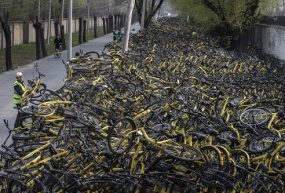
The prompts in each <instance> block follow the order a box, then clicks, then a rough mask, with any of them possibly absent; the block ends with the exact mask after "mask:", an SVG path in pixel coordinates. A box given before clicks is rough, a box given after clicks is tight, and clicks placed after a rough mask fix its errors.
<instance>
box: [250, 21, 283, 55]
mask: <svg viewBox="0 0 285 193" xmlns="http://www.w3.org/2000/svg"><path fill="white" fill-rule="evenodd" d="M255 33H256V34H255V40H256V45H258V46H259V47H260V48H262V49H263V50H264V51H265V52H266V53H268V54H271V55H273V56H275V57H277V58H279V59H282V60H285V27H284V26H277V25H258V26H256V30H255Z"/></svg>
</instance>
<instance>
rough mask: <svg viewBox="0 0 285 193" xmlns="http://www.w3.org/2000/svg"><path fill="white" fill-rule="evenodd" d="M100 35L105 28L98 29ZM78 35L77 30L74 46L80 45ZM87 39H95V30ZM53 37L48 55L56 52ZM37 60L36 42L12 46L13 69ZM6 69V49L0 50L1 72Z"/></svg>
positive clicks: (73, 39) (73, 37) (73, 40)
mask: <svg viewBox="0 0 285 193" xmlns="http://www.w3.org/2000/svg"><path fill="white" fill-rule="evenodd" d="M97 35H98V37H101V36H103V28H102V27H99V28H98V31H97ZM78 36H79V32H75V33H73V34H72V46H77V45H78ZM87 39H88V40H92V39H94V32H93V30H90V31H89V33H88V34H87ZM53 40H54V39H53V37H52V38H51V39H50V45H47V42H46V48H47V52H48V55H53V54H54V44H53ZM65 41H67V37H66V36H65ZM35 60H36V43H30V44H21V45H16V46H13V47H12V62H13V69H15V68H17V67H18V66H23V65H26V64H30V63H32V62H33V61H35ZM4 71H5V49H3V50H0V72H4Z"/></svg>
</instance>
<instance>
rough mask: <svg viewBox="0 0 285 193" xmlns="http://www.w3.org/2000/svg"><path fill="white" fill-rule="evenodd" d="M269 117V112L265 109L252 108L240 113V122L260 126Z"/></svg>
mask: <svg viewBox="0 0 285 193" xmlns="http://www.w3.org/2000/svg"><path fill="white" fill-rule="evenodd" d="M270 117H271V113H270V111H268V110H266V109H260V108H253V109H248V110H246V111H244V112H242V113H241V115H240V121H241V122H242V123H243V124H245V125H251V126H252V125H262V124H264V123H266V122H267V121H268V120H269V119H270Z"/></svg>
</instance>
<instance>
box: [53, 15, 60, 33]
mask: <svg viewBox="0 0 285 193" xmlns="http://www.w3.org/2000/svg"><path fill="white" fill-rule="evenodd" d="M53 24H54V33H55V36H58V35H59V26H60V24H59V18H56V19H55V20H54V23H53Z"/></svg>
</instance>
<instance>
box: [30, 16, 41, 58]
mask: <svg viewBox="0 0 285 193" xmlns="http://www.w3.org/2000/svg"><path fill="white" fill-rule="evenodd" d="M32 22H33V27H34V28H35V31H36V58H37V60H38V59H40V58H41V57H42V55H41V53H42V51H41V32H40V31H41V28H42V24H41V23H40V22H39V19H38V17H37V16H36V20H32Z"/></svg>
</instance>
